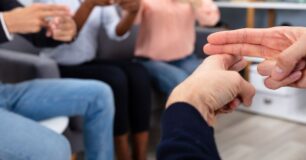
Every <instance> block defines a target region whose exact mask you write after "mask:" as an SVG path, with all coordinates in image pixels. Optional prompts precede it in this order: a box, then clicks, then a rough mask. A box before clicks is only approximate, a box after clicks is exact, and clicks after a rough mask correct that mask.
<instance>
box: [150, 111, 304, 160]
mask: <svg viewBox="0 0 306 160" xmlns="http://www.w3.org/2000/svg"><path fill="white" fill-rule="evenodd" d="M160 113H161V112H160V111H157V112H156V114H155V116H153V117H154V119H152V122H154V123H152V129H151V131H150V132H151V133H152V134H151V137H150V153H149V158H148V160H155V159H156V158H155V152H156V150H155V148H156V146H157V144H158V142H159V137H160V134H159V132H160V128H159V125H160V121H159V120H160ZM305 116H306V115H305ZM215 132H216V135H215V136H216V141H217V145H218V148H219V151H220V154H221V156H222V158H223V159H224V160H306V125H301V124H297V123H293V122H288V121H284V120H280V119H274V118H269V117H265V116H259V115H254V114H250V113H246V112H240V111H236V112H234V113H232V114H227V115H222V116H220V117H218V123H217V126H216V127H215Z"/></svg>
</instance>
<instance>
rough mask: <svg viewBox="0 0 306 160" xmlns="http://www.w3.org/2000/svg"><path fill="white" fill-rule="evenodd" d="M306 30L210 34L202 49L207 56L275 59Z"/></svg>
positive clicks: (256, 30) (265, 30) (259, 30)
mask: <svg viewBox="0 0 306 160" xmlns="http://www.w3.org/2000/svg"><path fill="white" fill-rule="evenodd" d="M304 33H306V29H305V28H302V27H274V28H268V29H239V30H234V31H224V32H219V33H215V34H212V35H211V36H209V37H208V42H209V44H208V45H206V46H205V47H204V50H205V52H206V53H207V54H224V53H226V54H234V55H243V56H253V57H262V58H273V57H276V56H277V55H278V54H279V53H280V52H282V51H283V50H285V49H287V48H288V47H289V46H291V45H292V44H293V43H294V42H296V41H297V40H298V39H299V38H300V37H301V36H302V35H303V34H304Z"/></svg>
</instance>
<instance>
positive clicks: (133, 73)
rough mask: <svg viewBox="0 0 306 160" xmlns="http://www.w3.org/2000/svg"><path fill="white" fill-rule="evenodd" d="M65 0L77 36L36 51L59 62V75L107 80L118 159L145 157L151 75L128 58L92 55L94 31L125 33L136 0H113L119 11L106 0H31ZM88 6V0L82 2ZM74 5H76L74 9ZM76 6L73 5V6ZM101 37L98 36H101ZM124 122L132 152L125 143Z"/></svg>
mask: <svg viewBox="0 0 306 160" xmlns="http://www.w3.org/2000/svg"><path fill="white" fill-rule="evenodd" d="M36 2H44V3H57V4H63V5H66V6H68V7H69V8H70V9H71V10H72V11H73V12H76V13H75V16H74V17H82V19H78V20H77V21H78V22H77V24H78V29H79V30H80V34H79V36H78V37H77V38H76V39H75V41H74V42H72V43H70V44H63V45H61V46H58V47H57V48H52V49H46V50H43V51H42V53H41V55H42V56H46V57H50V58H52V59H54V60H55V61H57V62H58V63H59V64H60V72H61V76H62V77H74V78H82V79H96V80H99V81H103V82H106V83H107V84H109V85H110V86H111V88H112V89H113V92H114V96H115V106H116V113H115V126H114V135H115V148H116V155H117V159H119V160H121V159H125V160H128V159H131V158H132V156H133V157H134V159H136V160H144V159H146V157H147V145H148V137H149V133H148V130H149V124H150V123H149V119H150V105H151V101H150V98H151V96H150V91H151V90H150V81H149V76H148V73H147V72H146V70H145V68H144V67H143V66H142V65H141V64H138V63H135V62H133V61H132V60H126V61H125V60H122V61H121V60H117V61H116V60H95V57H96V53H97V49H98V46H99V41H98V39H99V32H100V29H101V28H102V27H103V28H104V29H105V31H106V33H107V35H108V37H109V38H110V39H112V40H116V41H120V40H123V39H125V38H127V37H128V35H129V33H128V31H129V29H130V28H131V26H132V25H133V23H134V19H135V17H136V15H137V12H138V10H139V1H138V0H121V1H116V3H117V4H118V6H119V7H121V8H122V9H123V10H124V11H125V13H124V14H123V17H121V18H120V17H119V15H118V13H117V11H116V7H115V5H110V4H112V3H111V2H109V1H108V0H104V1H103V0H97V1H94V2H95V3H99V5H102V6H103V5H105V6H103V7H102V6H101V7H94V5H92V6H90V7H87V8H82V7H81V8H80V9H78V8H79V6H80V5H81V3H87V1H85V2H82V1H80V0H36ZM86 6H88V5H86ZM77 9H78V10H77ZM76 10H77V11H76ZM102 43H103V42H102ZM129 128H130V131H131V138H132V141H131V142H132V149H133V155H132V156H131V153H130V147H129V134H128V133H129Z"/></svg>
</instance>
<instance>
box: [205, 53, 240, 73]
mask: <svg viewBox="0 0 306 160" xmlns="http://www.w3.org/2000/svg"><path fill="white" fill-rule="evenodd" d="M241 60H242V57H240V56H233V55H228V54H218V55H212V56H209V57H208V58H206V60H205V61H204V66H205V68H206V69H210V70H216V69H221V70H228V69H230V68H231V67H232V66H234V65H235V64H236V63H238V62H240V61H241Z"/></svg>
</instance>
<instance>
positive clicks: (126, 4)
mask: <svg viewBox="0 0 306 160" xmlns="http://www.w3.org/2000/svg"><path fill="white" fill-rule="evenodd" d="M116 2H117V3H118V4H119V6H120V7H121V8H122V9H123V10H125V11H127V12H129V13H137V12H138V11H139V8H140V0H117V1H116Z"/></svg>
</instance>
